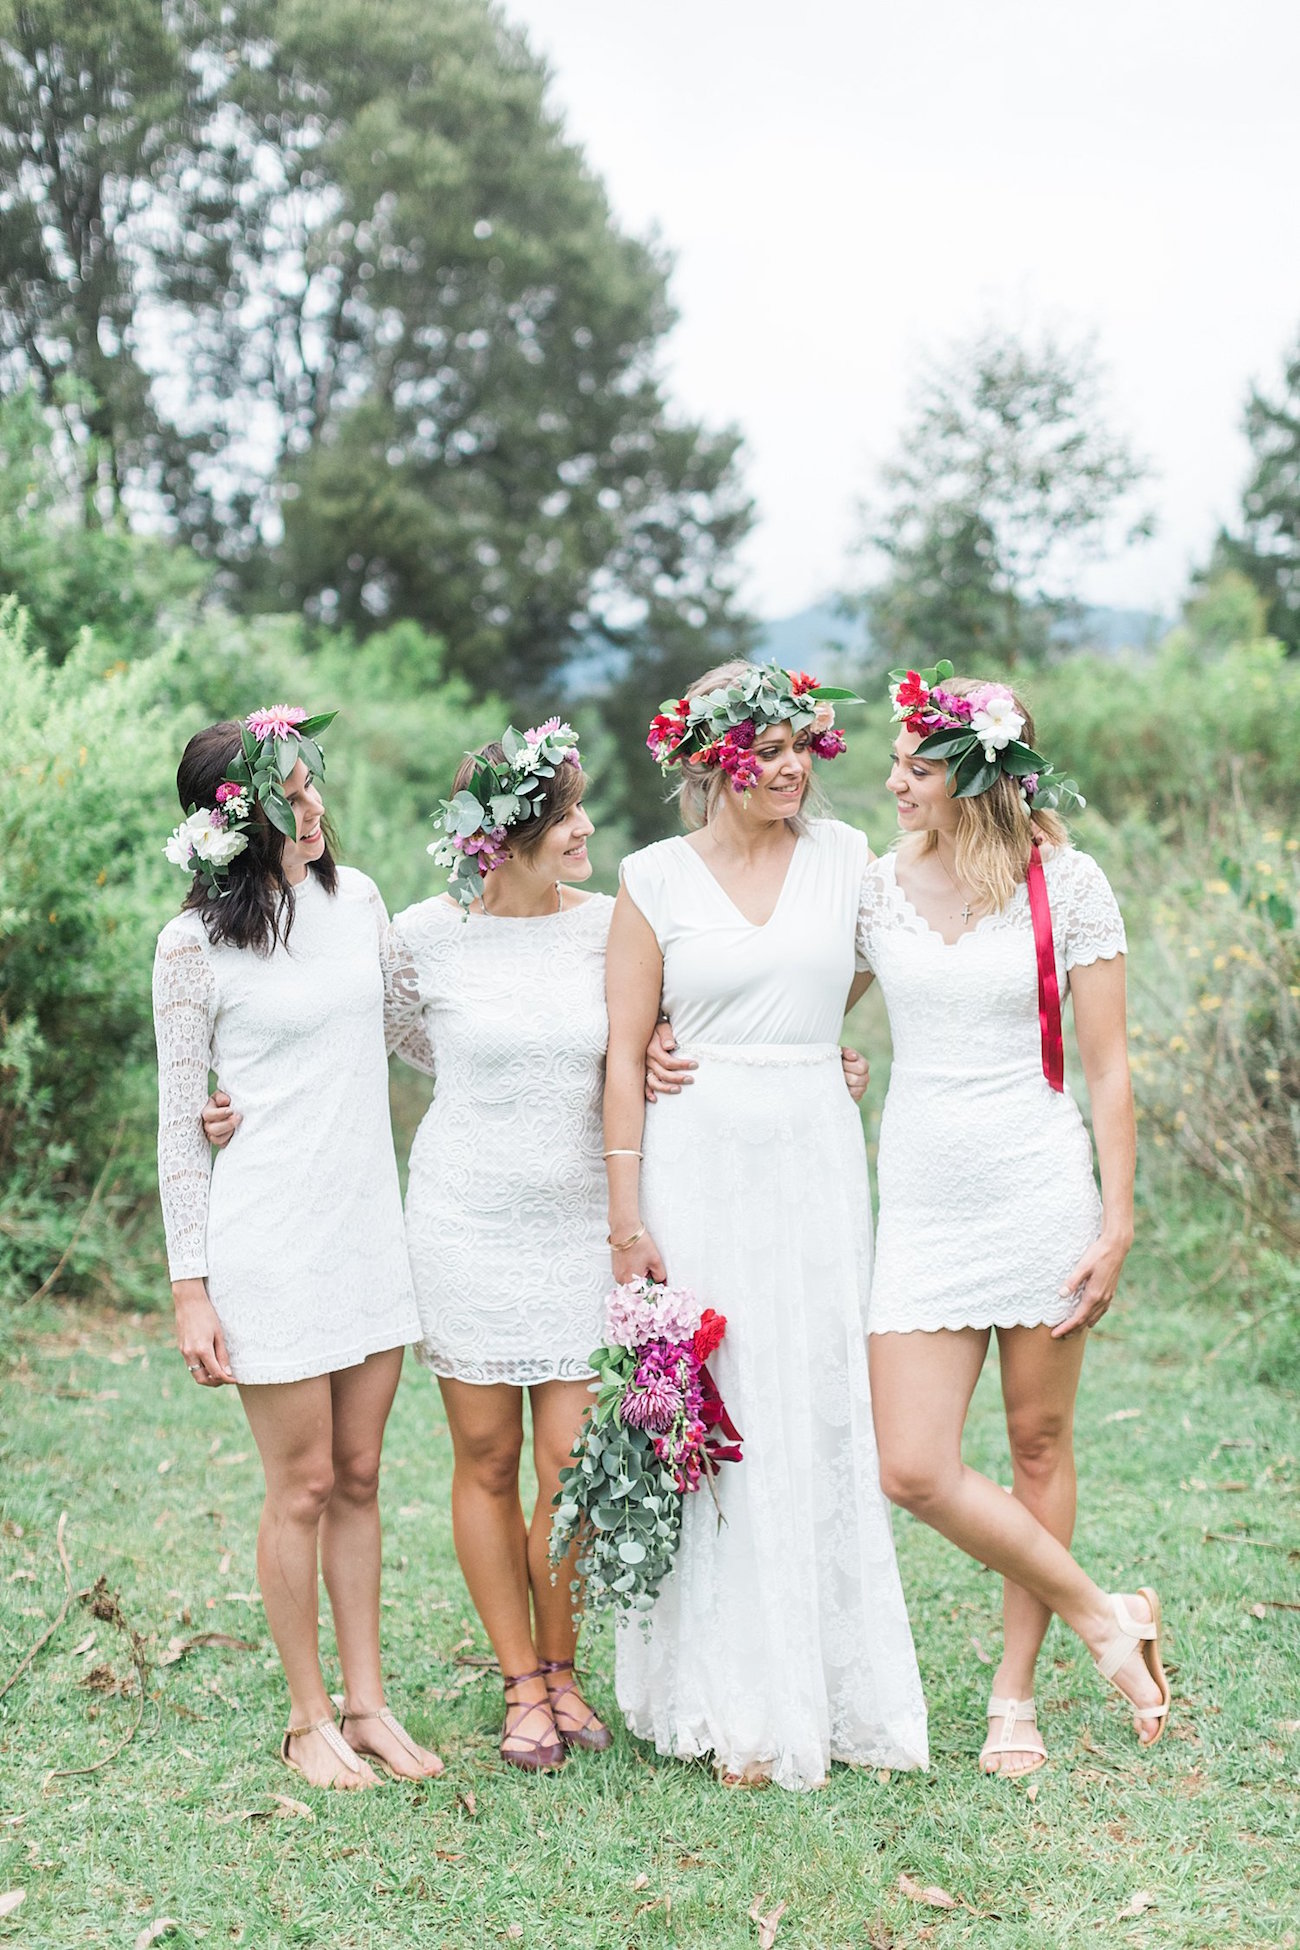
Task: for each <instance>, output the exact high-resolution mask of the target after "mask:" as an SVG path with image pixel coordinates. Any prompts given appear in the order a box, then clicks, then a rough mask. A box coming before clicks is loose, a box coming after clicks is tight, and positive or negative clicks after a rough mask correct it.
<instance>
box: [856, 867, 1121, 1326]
mask: <svg viewBox="0 0 1300 1950" xmlns="http://www.w3.org/2000/svg"><path fill="white" fill-rule="evenodd" d="M1043 872H1044V876H1045V878H1046V882H1047V891H1048V899H1049V902H1050V904H1051V910H1052V934H1053V939H1054V942H1055V947H1056V965H1057V979H1058V982H1059V984H1060V989H1061V997H1062V1001H1064V999H1065V995H1066V992H1067V989H1068V983H1069V970H1070V969H1071V968H1077V967H1078V966H1079V965H1080V964H1081V963H1086V962H1094V961H1098V960H1109V959H1110V958H1111V957H1112V956H1114V955H1122V954H1123V953H1124V952H1125V940H1124V923H1123V921H1122V920H1121V919H1120V912H1119V908H1118V906H1117V905H1116V902H1115V896H1114V894H1113V893H1112V892H1111V890H1110V886H1109V884H1108V882H1107V880H1106V877H1105V875H1104V874H1103V873H1102V870H1101V868H1100V867H1099V866H1098V865H1097V863H1096V861H1095V860H1093V859H1091V858H1090V857H1089V855H1088V854H1086V853H1079V852H1076V851H1075V850H1074V849H1073V848H1072V847H1066V848H1058V849H1056V850H1054V851H1053V852H1052V853H1051V854H1049V855H1047V856H1046V857H1045V858H1044V862H1043ZM858 953H859V966H861V967H866V968H870V969H872V970H873V971H874V973H875V976H876V980H877V981H878V982H879V983H880V986H881V988H882V990H883V991H884V997H885V1003H886V1006H887V1008H888V1010H889V1026H890V1032H891V1035H892V1037H893V1044H894V1059H893V1067H892V1069H891V1071H890V1077H889V1089H888V1092H887V1094H886V1097H885V1108H884V1114H883V1117H882V1119H881V1125H880V1151H879V1157H878V1161H877V1176H878V1179H879V1195H880V1222H879V1227H878V1230H877V1238H876V1270H875V1274H874V1277H873V1279H872V1285H871V1309H870V1317H869V1325H870V1329H871V1332H872V1333H873V1334H889V1333H898V1334H905V1333H910V1332H912V1331H913V1330H915V1329H917V1328H921V1329H927V1330H928V1329H933V1328H939V1327H952V1328H956V1327H1034V1326H1039V1325H1041V1324H1042V1323H1044V1322H1046V1323H1047V1324H1049V1325H1051V1326H1056V1325H1057V1324H1058V1322H1060V1321H1062V1320H1064V1319H1066V1318H1067V1316H1068V1315H1069V1314H1070V1312H1071V1310H1072V1308H1073V1306H1074V1302H1073V1300H1071V1299H1069V1298H1066V1299H1062V1298H1061V1297H1060V1288H1061V1284H1062V1282H1063V1280H1064V1279H1065V1277H1066V1276H1067V1274H1068V1273H1069V1272H1070V1271H1071V1269H1072V1268H1073V1266H1074V1265H1075V1263H1076V1261H1077V1260H1078V1259H1079V1256H1080V1254H1081V1253H1083V1252H1084V1250H1085V1249H1086V1248H1087V1246H1088V1245H1090V1244H1091V1242H1092V1241H1093V1240H1094V1239H1095V1238H1096V1237H1097V1232H1098V1228H1099V1225H1100V1219H1101V1201H1100V1198H1099V1197H1098V1194H1097V1187H1096V1183H1095V1180H1094V1178H1093V1169H1092V1146H1091V1143H1090V1141H1089V1138H1088V1132H1087V1129H1086V1127H1085V1125H1084V1122H1083V1118H1082V1117H1081V1116H1080V1114H1079V1108H1078V1105H1077V1104H1076V1103H1075V1101H1074V1098H1073V1096H1072V1095H1071V1094H1070V1091H1069V1088H1068V1086H1067V1088H1066V1090H1065V1092H1064V1093H1063V1094H1062V1093H1061V1092H1058V1091H1055V1090H1053V1089H1051V1087H1050V1086H1049V1084H1048V1083H1047V1080H1046V1078H1045V1077H1044V1075H1043V1065H1042V1044H1041V1040H1040V1032H1039V1024H1038V977H1037V960H1036V957H1035V952H1034V933H1033V922H1032V920H1031V917H1030V912H1029V895H1028V890H1027V888H1026V887H1025V886H1024V884H1023V883H1022V884H1021V885H1020V886H1019V887H1018V888H1017V889H1016V892H1015V894H1014V895H1013V897H1012V899H1011V901H1010V903H1009V904H1008V906H1007V907H1005V908H1004V909H1003V910H1002V912H1001V913H999V914H988V915H985V916H984V917H983V918H982V919H981V920H980V921H979V922H978V923H977V924H976V926H975V927H974V928H972V929H970V930H969V932H968V933H966V934H963V935H959V936H958V937H957V939H956V940H955V941H954V942H952V943H951V944H949V943H947V942H945V941H944V939H943V936H942V935H941V934H939V933H938V932H937V931H936V930H935V929H934V928H932V927H931V926H930V925H929V923H928V922H926V921H924V920H923V919H922V918H921V916H920V915H919V914H918V913H917V912H916V909H915V908H914V907H913V906H912V904H911V902H910V901H909V900H908V899H907V897H906V895H905V894H904V893H903V891H902V889H901V888H900V887H899V885H898V879H897V873H896V863H895V856H894V855H893V854H886V855H885V856H884V857H883V858H881V859H879V860H874V861H873V862H872V864H871V866H870V867H869V868H868V870H867V873H866V876H865V878H864V881H863V886H862V902H861V911H860V915H859V921H858Z"/></svg>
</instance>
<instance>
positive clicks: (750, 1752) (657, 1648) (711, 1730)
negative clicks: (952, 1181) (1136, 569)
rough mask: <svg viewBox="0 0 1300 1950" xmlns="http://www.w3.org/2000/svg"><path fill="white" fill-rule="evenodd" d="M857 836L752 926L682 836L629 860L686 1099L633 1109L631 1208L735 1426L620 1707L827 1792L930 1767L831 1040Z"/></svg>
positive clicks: (793, 883) (856, 1138)
mask: <svg viewBox="0 0 1300 1950" xmlns="http://www.w3.org/2000/svg"><path fill="white" fill-rule="evenodd" d="M866 861H867V842H866V840H865V838H864V837H863V835H862V834H861V833H859V832H855V831H854V830H853V828H852V827H849V826H845V825H842V824H840V822H838V821H837V820H829V819H828V820H817V821H814V822H812V825H811V829H810V830H809V831H808V832H807V833H805V834H804V835H803V837H801V838H800V839H799V841H798V843H797V844H796V847H795V850H794V855H793V857H792V859H791V862H790V866H789V870H788V872H787V874H786V879H785V885H784V887H783V888H782V891H781V894H780V898H779V899H778V901H777V904H776V907H775V909H774V911H773V913H772V915H771V916H770V918H769V919H768V921H767V922H766V923H765V924H764V925H763V926H762V927H755V926H753V925H752V924H751V923H750V922H749V921H747V920H746V919H745V917H744V915H743V914H741V913H740V912H739V910H738V909H737V908H736V907H735V906H734V905H733V903H732V901H731V900H730V899H729V897H728V896H727V894H726V893H725V892H724V891H723V889H722V887H721V885H720V884H719V882H718V881H717V880H716V879H715V878H714V876H713V874H712V873H711V872H710V870H709V868H708V866H707V865H706V864H705V862H704V860H703V859H702V858H701V856H700V855H699V854H698V853H697V852H696V851H695V849H694V848H693V847H692V846H691V845H690V844H689V842H688V841H687V840H685V839H683V838H678V839H671V840H663V841H661V842H660V843H659V844H658V845H656V846H651V847H647V848H646V849H645V850H644V851H642V852H640V853H634V854H633V855H632V856H631V858H630V859H627V860H625V861H624V862H623V884H624V886H625V887H626V889H627V892H628V893H629V895H630V896H631V897H632V899H633V900H634V901H635V903H636V905H637V907H638V908H639V909H640V911H641V913H642V914H643V915H644V916H645V918H646V920H647V921H648V922H649V923H650V926H651V927H652V928H653V929H654V932H655V935H656V938H657V939H658V942H659V946H660V948H661V950H662V952H663V958H664V976H663V999H664V1008H665V1010H666V1011H667V1013H668V1015H669V1016H670V1018H671V1020H672V1024H673V1028H674V1031H675V1033H676V1036H677V1041H678V1044H679V1047H680V1048H681V1049H682V1050H683V1051H684V1052H685V1053H686V1054H688V1055H691V1056H694V1057H695V1058H697V1060H698V1063H699V1068H698V1070H697V1071H696V1072H695V1081H694V1082H693V1083H692V1085H691V1087H690V1088H689V1089H688V1090H683V1091H682V1093H681V1094H680V1096H676V1097H671V1096H664V1097H661V1098H660V1100H659V1101H658V1103H655V1104H651V1105H649V1106H648V1107H647V1111H646V1119H645V1135H644V1139H643V1143H642V1149H643V1151H644V1154H645V1157H644V1165H643V1170H642V1181H641V1195H642V1208H641V1209H642V1214H643V1216H644V1218H645V1220H646V1222H647V1224H648V1225H649V1227H650V1230H651V1232H652V1233H653V1235H654V1239H655V1242H656V1244H657V1245H658V1247H659V1250H660V1252H661V1253H662V1254H663V1256H664V1260H665V1263H666V1265H667V1269H668V1275H669V1278H670V1279H671V1280H673V1281H675V1282H677V1283H679V1284H681V1285H683V1286H688V1287H691V1288H693V1289H694V1291H695V1292H696V1294H697V1295H698V1297H699V1299H700V1301H701V1303H702V1304H704V1305H706V1306H710V1307H715V1308H716V1309H717V1310H718V1312H719V1313H722V1314H725V1315H726V1318H727V1333H726V1338H725V1339H724V1341H723V1342H722V1345H721V1346H720V1348H719V1349H718V1351H717V1353H716V1354H715V1355H714V1356H713V1357H712V1358H711V1360H710V1364H709V1365H710V1369H711V1371H712V1372H713V1374H714V1376H715V1378H716V1380H717V1383H718V1387H719V1389H720V1390H721V1393H722V1396H723V1399H724V1400H725V1402H726V1404H727V1407H728V1409H729V1410H730V1412H731V1414H732V1416H733V1417H734V1419H735V1422H736V1425H737V1427H738V1428H739V1429H740V1432H741V1435H742V1437H743V1439H744V1460H743V1461H742V1462H740V1463H736V1464H728V1465H726V1467H724V1468H723V1469H722V1470H721V1471H720V1473H719V1476H718V1481H717V1491H718V1497H719V1501H720V1503H721V1507H722V1510H723V1513H724V1515H725V1518H726V1521H725V1523H723V1524H721V1525H720V1524H719V1523H718V1518H717V1512H716V1510H715V1508H714V1504H713V1500H712V1498H711V1497H710V1496H709V1495H708V1494H707V1493H706V1492H702V1493H700V1494H699V1495H696V1496H692V1497H688V1498H687V1499H686V1509H685V1512H684V1518H683V1525H682V1538H681V1545H680V1548H679V1551H678V1554H677V1560H676V1564H675V1567H674V1569H673V1572H672V1574H671V1576H670V1577H669V1578H668V1580H667V1582H666V1583H665V1585H664V1588H663V1591H662V1593H661V1595H660V1597H659V1599H658V1602H657V1603H656V1604H655V1606H654V1608H653V1610H652V1611H650V1612H649V1613H648V1614H646V1618H647V1620H648V1624H647V1625H646V1626H645V1627H644V1628H643V1626H642V1624H641V1623H640V1622H639V1620H637V1619H628V1620H622V1621H620V1624H619V1628H618V1636H617V1648H618V1659H617V1685H618V1700H619V1705H620V1706H621V1707H622V1708H623V1711H624V1714H625V1715H626V1718H627V1723H628V1726H629V1727H630V1728H631V1729H632V1731H633V1732H634V1733H638V1734H641V1735H642V1736H643V1737H644V1738H646V1739H649V1740H653V1741H654V1743H655V1745H656V1747H657V1748H658V1749H659V1751H660V1752H661V1753H665V1754H675V1755H678V1756H680V1757H683V1758H684V1757H687V1756H690V1755H696V1754H704V1753H709V1752H711V1753H712V1754H713V1755H714V1756H715V1758H716V1759H717V1760H718V1761H719V1762H720V1763H721V1764H722V1765H723V1766H724V1767H726V1768H728V1769H730V1770H734V1771H736V1772H740V1771H741V1770H743V1769H744V1768H745V1767H747V1766H751V1765H756V1766H761V1767H764V1768H766V1769H767V1770H768V1771H769V1772H770V1774H771V1778H772V1779H773V1780H774V1781H775V1782H776V1783H777V1784H778V1785H780V1786H782V1787H787V1788H797V1789H806V1788H813V1787H817V1786H819V1785H820V1784H821V1783H822V1782H823V1781H824V1780H825V1779H826V1776H827V1772H828V1770H829V1767H830V1763H831V1762H832V1761H833V1760H838V1761H847V1762H850V1763H856V1764H858V1765H863V1766H865V1765H869V1766H873V1767H923V1766H925V1764H926V1759H927V1744H926V1714H925V1703H924V1700H923V1698H922V1693H921V1682H920V1678H919V1675H918V1672H917V1666H916V1656H915V1653H914V1651H913V1648H912V1635H911V1631H910V1629H909V1626H908V1620H907V1609H906V1606H905V1603H904V1599H903V1592H902V1587H901V1584H900V1581H899V1575H898V1565H897V1562H896V1560H895V1556H894V1541H893V1534H892V1531H891V1526H890V1512H889V1506H888V1504H887V1503H886V1501H885V1498H884V1496H883V1495H882V1493H881V1489H880V1472H879V1463H878V1459H877V1454H876V1439H875V1431H874V1429H873V1426H872V1419H871V1387H870V1381H869V1378H868V1374H867V1356H866V1340H865V1334H864V1317H865V1313H866V1305H867V1287H868V1281H869V1278H870V1272H871V1209H870V1192H869V1188H868V1183H867V1158H866V1147H865V1144H864V1142H863V1135H862V1124H861V1120H860V1118H859V1116H858V1111H857V1107H856V1105H855V1104H854V1102H853V1100H852V1098H851V1097H850V1096H849V1093H848V1091H847V1089H846V1088H845V1084H844V1076H843V1072H842V1069H841V1065H840V1054H839V1044H838V1038H839V1033H840V1026H841V1023H842V1020H843V1015H844V1005H845V1002H846V1000H847V996H848V990H849V985H850V983H851V982H852V979H853V929H854V919H855V915H856V910H857V901H858V893H859V889H860V887H861V884H862V875H863V870H864V868H865V866H866Z"/></svg>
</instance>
